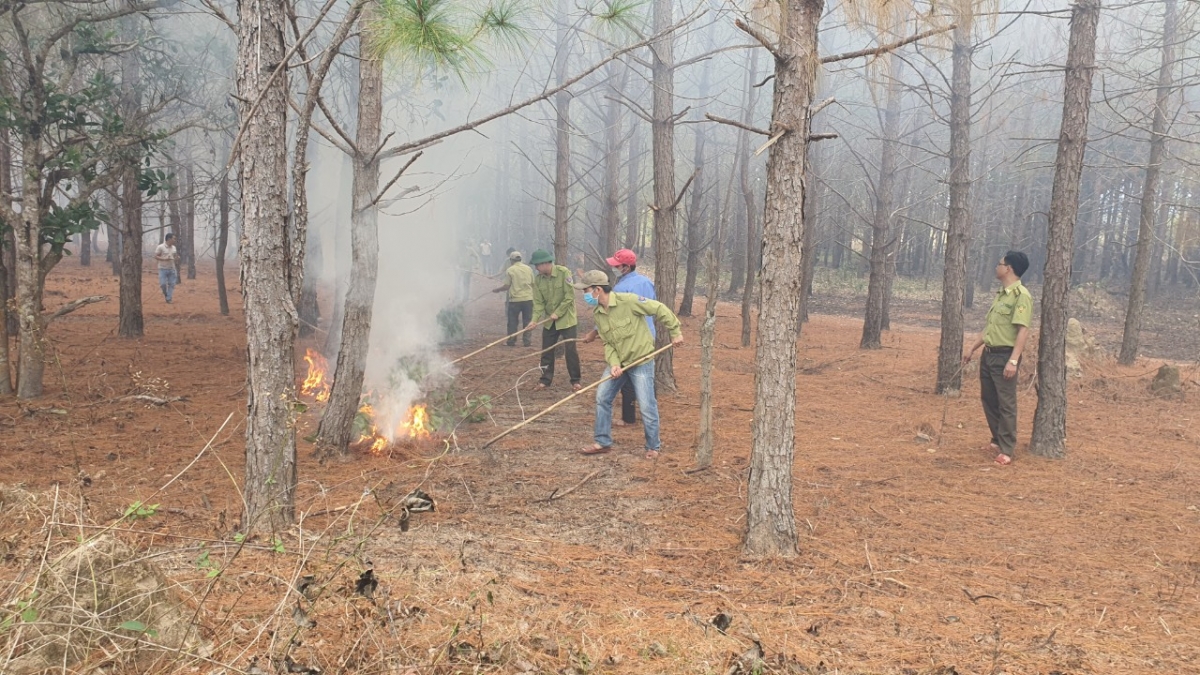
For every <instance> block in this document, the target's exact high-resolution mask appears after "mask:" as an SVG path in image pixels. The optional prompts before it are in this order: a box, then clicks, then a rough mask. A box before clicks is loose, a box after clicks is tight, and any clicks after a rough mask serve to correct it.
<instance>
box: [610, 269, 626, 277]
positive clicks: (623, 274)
mask: <svg viewBox="0 0 1200 675" xmlns="http://www.w3.org/2000/svg"><path fill="white" fill-rule="evenodd" d="M612 271H613V274H615V275H617V276H618V277H623V276H625V273H624V272H622V271H621V268H620V267H614V268H612Z"/></svg>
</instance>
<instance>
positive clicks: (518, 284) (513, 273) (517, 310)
mask: <svg viewBox="0 0 1200 675" xmlns="http://www.w3.org/2000/svg"><path fill="white" fill-rule="evenodd" d="M503 274H504V278H505V281H504V285H503V286H501V287H499V288H493V289H492V292H493V293H503V292H504V291H508V296H507V297H506V298H505V302H504V313H505V314H507V315H508V336H509V337H508V342H506V343H505V344H507V345H508V346H509V347H516V346H517V336H516V335H515V333H516V332H517V330H519V329H520V328H521V326H524V325H525V324H527V323H529V321H530V320H531V319H532V318H533V270H531V269H529V265H526V264H524V263H522V262H521V252H520V251H510V252H509V254H508V267H506V268H505V269H504V272H503ZM530 332H531V331H525V332H524V333H522V334H521V342H522V343H523V344H524V345H525V346H526V347H528V346H529V341H530V337H529V334H530Z"/></svg>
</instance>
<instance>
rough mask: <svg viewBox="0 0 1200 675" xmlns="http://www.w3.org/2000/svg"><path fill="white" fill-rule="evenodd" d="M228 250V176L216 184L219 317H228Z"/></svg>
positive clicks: (223, 176)
mask: <svg viewBox="0 0 1200 675" xmlns="http://www.w3.org/2000/svg"><path fill="white" fill-rule="evenodd" d="M228 248H229V174H228V173H222V174H221V181H220V182H219V183H218V184H217V260H216V263H217V273H216V277H217V302H218V303H219V304H220V308H221V316H229V293H228V291H227V290H226V288H225V253H226V251H227V249H228Z"/></svg>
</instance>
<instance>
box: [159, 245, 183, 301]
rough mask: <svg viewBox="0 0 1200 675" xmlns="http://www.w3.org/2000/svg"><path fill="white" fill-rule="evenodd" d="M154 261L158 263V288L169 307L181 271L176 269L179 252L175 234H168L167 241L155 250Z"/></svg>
mask: <svg viewBox="0 0 1200 675" xmlns="http://www.w3.org/2000/svg"><path fill="white" fill-rule="evenodd" d="M154 259H155V260H157V261H158V287H159V288H161V289H162V292H163V297H164V298H166V299H167V304H168V305H169V304H171V298H172V296H174V295H175V284H177V283H179V271H178V270H177V269H175V261H177V260H179V252H178V251H176V250H175V235H174V234H168V235H167V240H166V241H164V242H163V243H161V244H159V245H158V247H157V248H155V249H154Z"/></svg>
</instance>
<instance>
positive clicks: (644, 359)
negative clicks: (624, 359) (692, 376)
mask: <svg viewBox="0 0 1200 675" xmlns="http://www.w3.org/2000/svg"><path fill="white" fill-rule="evenodd" d="M674 346H675V343H674V342H668V343H667V344H666V345H665V346H663V347H661V348H659V349H656V350H654V351H652V352H650V353H649V354H647V355H645V356H643V357H642V358H640V359H638V360H636V361H634V362H633V363H631V364H629V365H628V366H625V370H629V369H630V368H636V367H637V366H640V365H642V364H643V363H645V362H647V361H649V360H650V359H652V358H654V357H656V356H658V355H659V354H662V353H663V352H665V351H667V350H668V349H670V348H671V347H674ZM611 379H613V377H612V369H611V368H610V369H608V371H607V374H605V376H604V377H602V378H600V379H599V380H596V381H595V382H593V383H591V384H589V385H588V386H586V387H584V388H583V389H580V390H579V391H577V392H574V393H572V394H571V395H569V396H567V397H566V398H563V399H560V400H559V401H558V402H557V403H555V404H553V405H551V406H550V407H549V408H546V409H545V410H543V411H542V412H540V413H538V414H536V415H534V416H533V417H530V418H529V419H527V420H525V421H523V422H520V423H518V424H515V425H513V426H511V427H509V428H507V429H505V430H504V431H502V432H500V433H499V434H497V435H496V436H493V437H492V439H491V440H489V441H488V442H487V443H484V444H483V448H486V447H488V446H489V445H491V444H492V443H495V442H496V441H498V440H500V439H501V438H504V437H505V436H507V435H509V434H511V433H512V432H514V431H516V430H517V429H520V428H521V427H523V426H525V425H526V424H529V423H530V422H532V421H534V420H536V419H537V418H539V417H541V416H542V415H545V414H546V413H548V412H550V411H551V410H554V409H555V408H557V407H558V406H560V405H562V404H564V403H566V402H567V401H570V400H571V399H573V398H575V397H576V396H579V395H580V394H582V393H584V392H585V391H590V390H592V389H595V388H596V387H599V386H600V385H601V384H604V383H605V382H607V381H609V380H611ZM483 448H480V449H481V450H482V449H483Z"/></svg>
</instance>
